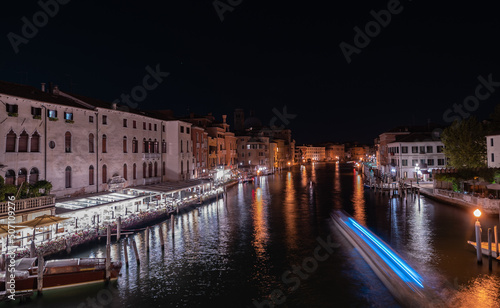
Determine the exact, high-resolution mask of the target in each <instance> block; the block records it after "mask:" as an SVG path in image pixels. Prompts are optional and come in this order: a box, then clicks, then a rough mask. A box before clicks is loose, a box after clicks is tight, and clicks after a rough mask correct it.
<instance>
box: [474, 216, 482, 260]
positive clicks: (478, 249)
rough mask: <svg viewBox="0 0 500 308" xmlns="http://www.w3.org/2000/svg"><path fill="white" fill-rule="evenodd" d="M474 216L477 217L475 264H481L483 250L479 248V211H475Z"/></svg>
mask: <svg viewBox="0 0 500 308" xmlns="http://www.w3.org/2000/svg"><path fill="white" fill-rule="evenodd" d="M474 216H476V217H477V220H476V223H475V229H476V252H477V264H483V259H482V254H483V248H482V246H481V223H480V222H479V217H480V216H481V211H480V210H479V209H477V210H475V211H474Z"/></svg>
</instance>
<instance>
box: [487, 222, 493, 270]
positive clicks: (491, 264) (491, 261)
mask: <svg viewBox="0 0 500 308" xmlns="http://www.w3.org/2000/svg"><path fill="white" fill-rule="evenodd" d="M492 238H493V231H492V230H491V228H488V268H489V270H490V271H491V270H493V258H492V252H491V241H492Z"/></svg>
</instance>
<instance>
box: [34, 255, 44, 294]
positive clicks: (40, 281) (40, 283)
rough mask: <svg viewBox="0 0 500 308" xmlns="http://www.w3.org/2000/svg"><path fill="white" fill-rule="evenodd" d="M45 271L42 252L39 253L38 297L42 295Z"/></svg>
mask: <svg viewBox="0 0 500 308" xmlns="http://www.w3.org/2000/svg"><path fill="white" fill-rule="evenodd" d="M43 270H44V260H43V255H42V252H39V253H38V270H37V272H38V277H37V288H36V290H37V294H38V296H40V295H42V291H43Z"/></svg>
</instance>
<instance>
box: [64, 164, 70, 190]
mask: <svg viewBox="0 0 500 308" xmlns="http://www.w3.org/2000/svg"><path fill="white" fill-rule="evenodd" d="M65 184H66V186H65V187H66V188H71V167H70V166H68V167H66V171H65Z"/></svg>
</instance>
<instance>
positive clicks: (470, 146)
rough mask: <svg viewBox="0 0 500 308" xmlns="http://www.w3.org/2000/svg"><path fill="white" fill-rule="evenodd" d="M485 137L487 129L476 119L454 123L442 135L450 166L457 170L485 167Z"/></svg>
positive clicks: (471, 118)
mask: <svg viewBox="0 0 500 308" xmlns="http://www.w3.org/2000/svg"><path fill="white" fill-rule="evenodd" d="M485 135H486V134H485V128H484V127H483V125H482V124H481V123H480V122H478V121H477V120H476V118H475V117H470V118H468V119H465V120H462V121H455V122H453V124H451V126H449V127H447V128H446V129H445V130H444V131H443V133H442V135H441V141H442V142H443V144H444V147H445V148H444V154H445V155H446V157H447V158H448V165H449V166H451V167H454V168H457V169H463V168H481V167H485V166H486V138H485Z"/></svg>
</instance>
